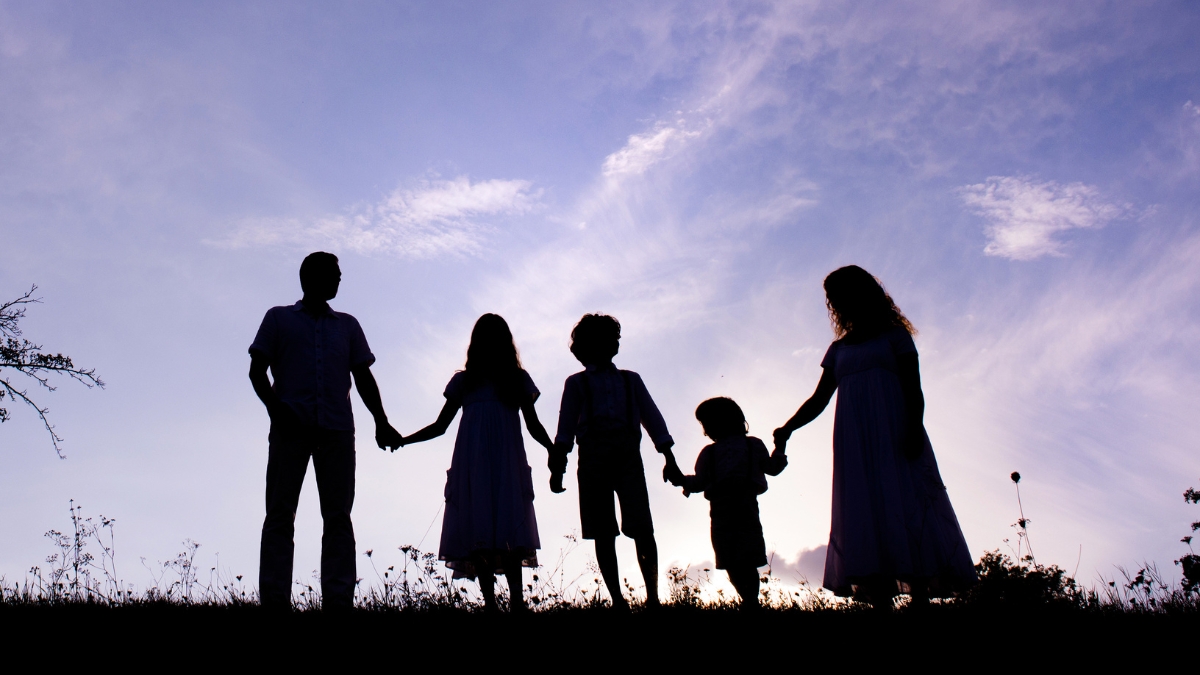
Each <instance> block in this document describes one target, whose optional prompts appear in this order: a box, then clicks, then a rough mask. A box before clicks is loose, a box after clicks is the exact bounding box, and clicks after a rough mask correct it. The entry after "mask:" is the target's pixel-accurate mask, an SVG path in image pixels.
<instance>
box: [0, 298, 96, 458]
mask: <svg viewBox="0 0 1200 675" xmlns="http://www.w3.org/2000/svg"><path fill="white" fill-rule="evenodd" d="M35 291H37V286H36V285H35V286H32V287H31V288H30V289H29V291H27V292H26V293H25V294H24V295H22V296H20V297H19V298H17V299H16V300H11V301H9V302H5V303H2V304H0V338H2V339H3V341H2V342H0V373H3V370H4V369H5V368H8V369H10V370H14V371H16V372H18V373H20V374H22V375H25V376H26V377H31V378H33V379H34V380H37V383H38V384H39V385H41V386H42V387H45V388H46V390H47V391H54V390H55V387H54V386H53V385H51V384H50V377H49V376H50V374H51V373H57V374H59V375H67V376H68V377H70V378H71V379H73V380H75V381H76V382H79V383H81V384H83V385H84V386H85V387H87V388H88V389H91V388H93V387H100V388H101V389H103V388H104V381H103V380H101V379H100V377H99V376H98V375H96V370H95V369H94V368H79V367H76V365H75V363H74V362H73V361H72V360H71V357H69V356H66V355H64V354H49V353H46V352H44V351H42V346H41V345H38V344H34V343H32V342H30V341H29V340H26V339H24V338H22V337H21V335H22V333H21V327H20V321H21V319H23V318H24V317H25V307H24V306H25V305H30V304H35V303H40V302H41V298H35V297H33V294H34V292H35ZM28 394H29V392H28V390H26V389H18V388H17V387H15V386H14V385H13V384H12V381H11V380H10V379H9V378H8V377H0V401H3V400H4V397H5V396H7V397H8V398H10V399H12V400H13V401H17V400H20V401H24V402H25V403H27V404H28V405H29V406H30V407H32V408H33V409H34V410H36V411H37V414H38V417H39V418H40V419H41V420H42V424H43V425H45V427H46V431H47V432H48V433H49V434H50V443H51V444H52V445H53V446H54V451H55V453H57V454H58V456H59V457H65V455H64V454H63V452H62V447H61V446H60V445H59V444H60V443H61V442H62V440H63V439H62V438H61V437H60V436H59V435H58V434H57V433H55V431H54V425H52V424H51V423H50V420H49V418H48V417H47V414H48V413H49V412H50V410H49V408H43V407H41V406H39V405H38V404H37V403H35V402H34V401H33V399H31V398H29V395H28ZM10 416H11V415H10V414H9V412H8V410H7V409H5V408H0V423H2V422H7V421H8V419H9V418H10Z"/></svg>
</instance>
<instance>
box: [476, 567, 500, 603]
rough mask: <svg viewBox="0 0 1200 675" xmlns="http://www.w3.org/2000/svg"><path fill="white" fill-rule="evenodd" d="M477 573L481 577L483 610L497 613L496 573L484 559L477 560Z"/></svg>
mask: <svg viewBox="0 0 1200 675" xmlns="http://www.w3.org/2000/svg"><path fill="white" fill-rule="evenodd" d="M475 573H476V574H477V575H479V593H480V594H481V595H483V609H484V611H487V612H494V611H496V573H495V569H494V568H493V567H492V565H491V563H490V562H488V561H487V560H486V559H485V558H484V557H482V556H481V557H478V558H476V559H475Z"/></svg>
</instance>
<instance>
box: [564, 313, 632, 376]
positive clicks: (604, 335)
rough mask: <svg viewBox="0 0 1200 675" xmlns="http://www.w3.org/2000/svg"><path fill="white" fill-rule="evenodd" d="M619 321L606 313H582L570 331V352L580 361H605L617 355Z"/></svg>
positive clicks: (619, 341)
mask: <svg viewBox="0 0 1200 675" xmlns="http://www.w3.org/2000/svg"><path fill="white" fill-rule="evenodd" d="M620 343H621V322H619V321H617V320H616V319H614V318H613V317H611V316H609V315H607V314H584V315H583V318H582V319H580V320H579V323H577V324H575V328H574V330H572V331H571V353H572V354H574V355H575V358H577V359H579V361H580V363H583V364H585V365H586V364H589V363H605V362H607V361H611V360H612V357H614V356H616V355H617V350H618V349H619V348H620Z"/></svg>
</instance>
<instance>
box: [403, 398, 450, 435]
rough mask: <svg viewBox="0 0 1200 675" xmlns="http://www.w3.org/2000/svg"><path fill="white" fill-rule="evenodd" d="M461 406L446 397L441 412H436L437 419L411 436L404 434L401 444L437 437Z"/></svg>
mask: <svg viewBox="0 0 1200 675" xmlns="http://www.w3.org/2000/svg"><path fill="white" fill-rule="evenodd" d="M461 407H462V403H461V402H460V401H456V400H454V399H447V400H446V405H444V406H442V412H441V413H439V414H438V418H437V421H436V422H434V423H433V424H430V425H429V426H427V427H425V428H424V429H421V430H420V431H418V432H416V433H414V434H413V435H412V436H405V437H404V442H403V444H402V445H410V444H412V443H420V442H421V441H428V440H429V439H431V438H437V437H438V436H441V435H442V434H444V433H446V429H447V428H449V427H450V423H451V422H453V421H454V416H455V415H457V414H458V409H459V408H461Z"/></svg>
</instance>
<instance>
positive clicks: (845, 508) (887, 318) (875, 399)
mask: <svg viewBox="0 0 1200 675" xmlns="http://www.w3.org/2000/svg"><path fill="white" fill-rule="evenodd" d="M825 293H826V304H827V306H828V308H829V314H830V318H831V320H832V323H833V326H834V333H835V335H836V337H837V338H838V339H837V340H836V341H834V343H833V344H831V345H830V346H829V351H828V352H826V354H825V358H824V360H822V361H821V367H822V368H823V369H824V372H823V373H822V375H821V381H820V382H819V383H818V384H817V390H816V392H814V393H813V395H812V396H811V397H810V398H809V399H808V400H807V401H805V403H804V405H802V406H800V409H799V410H798V411H797V412H796V414H795V415H794V416H792V418H791V419H790V420H788V421H787V423H785V424H784V425H783V426H782V427H780V428H779V429H776V430H775V440H776V443H777V445H779V446H780V447H782V445H783V444H785V443H786V442H787V439H788V437H789V436H790V435H791V433H792V432H793V431H795V430H796V429H798V428H800V427H802V426H804V425H805V424H808V423H809V422H811V421H812V420H813V419H815V418H816V417H817V415H819V414H821V412H822V411H823V410H824V409H825V407H826V406H827V405H828V404H829V400H830V399H831V398H832V397H833V394H834V391H837V394H838V398H837V407H836V409H835V413H834V422H833V514H832V516H833V517H832V522H831V526H830V531H829V548H828V550H827V553H826V558H825V578H824V582H823V584H822V585H823V586H824V587H825V588H827V589H829V590H831V591H833V592H834V593H836V594H837V595H841V596H850V595H853V596H855V597H856V598H859V599H862V600H865V601H866V602H870V603H872V604H875V605H877V606H890V605H891V601H892V598H894V597H895V596H896V594H897V593H909V594H911V595H912V597H913V598H914V599H916V600H923V599H927V598H929V597H930V596H935V597H946V596H949V595H952V594H954V593H955V592H957V591H959V590H961V589H963V588H965V587H967V586H969V585H971V584H973V583H974V582H975V581H976V579H977V577H976V574H975V568H974V566H973V565H972V562H971V554H970V551H969V550H968V549H967V542H966V540H965V539H964V538H963V534H962V529H961V528H960V527H959V525H958V518H957V517H955V515H954V508H953V507H952V506H951V505H950V498H949V496H948V495H947V494H946V486H945V485H943V484H942V479H941V475H940V473H939V472H938V466H937V460H936V459H935V458H934V455H933V447H932V446H931V445H930V443H929V436H928V435H927V434H926V433H925V426H924V423H923V416H924V411H925V399H924V395H923V394H922V392H921V376H920V368H919V364H918V360H917V348H916V345H915V344H913V340H912V334H913V333H914V332H915V330H914V329H913V327H912V324H910V323H909V322H908V319H906V318H905V317H904V314H902V313H901V312H900V310H899V308H897V307H896V305H895V303H894V302H892V298H891V297H890V296H889V295H888V294H887V292H886V291H884V289H883V286H882V285H880V283H879V281H878V280H877V279H876V278H875V277H873V276H871V274H869V273H868V272H867V271H866V270H864V269H862V268H861V267H858V266H854V265H851V266H849V267H842V268H840V269H837V270H835V271H834V272H832V273H831V274H830V275H829V276H828V277H826V279H825Z"/></svg>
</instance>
